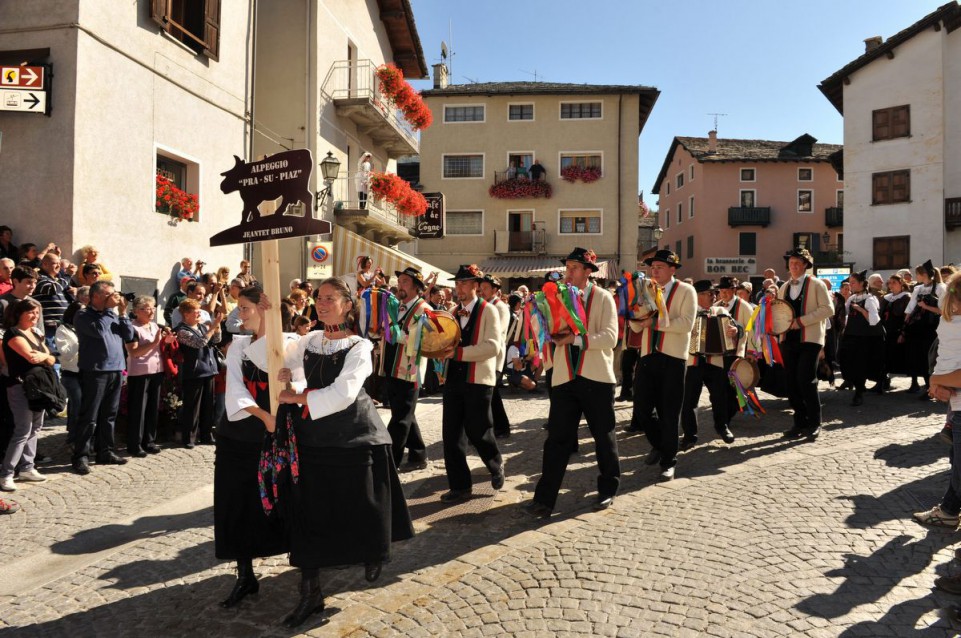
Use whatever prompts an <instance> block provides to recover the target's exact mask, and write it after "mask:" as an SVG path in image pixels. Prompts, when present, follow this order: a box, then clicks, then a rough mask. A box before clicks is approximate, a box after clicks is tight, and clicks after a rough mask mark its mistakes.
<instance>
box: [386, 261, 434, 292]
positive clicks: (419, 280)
mask: <svg viewBox="0 0 961 638" xmlns="http://www.w3.org/2000/svg"><path fill="white" fill-rule="evenodd" d="M394 274H395V275H396V276H398V277H400V276H401V275H407V276H408V277H410V278H411V279H413V280H414V285H415V286H417V287H418V288H419V289H421V290H423V289H424V288H426V287H427V284H426V283H424V275H422V274H421V272H420V271H419V270H417V269H416V268H414V267H413V266H408V267H407V268H404V269H403V270H395V271H394Z"/></svg>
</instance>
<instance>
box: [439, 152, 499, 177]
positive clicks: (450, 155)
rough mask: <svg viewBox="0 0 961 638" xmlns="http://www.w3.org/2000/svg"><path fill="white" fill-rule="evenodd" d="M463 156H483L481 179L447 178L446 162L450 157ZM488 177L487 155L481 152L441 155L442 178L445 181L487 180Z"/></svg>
mask: <svg viewBox="0 0 961 638" xmlns="http://www.w3.org/2000/svg"><path fill="white" fill-rule="evenodd" d="M461 155H480V156H481V176H480V177H446V176H445V175H444V160H445V159H446V158H448V157H458V156H461ZM486 175H487V154H486V153H479V152H463V153H441V155H440V178H441V179H442V180H443V179H453V180H465V179H486Z"/></svg>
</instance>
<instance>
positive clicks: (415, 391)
mask: <svg viewBox="0 0 961 638" xmlns="http://www.w3.org/2000/svg"><path fill="white" fill-rule="evenodd" d="M394 275H396V276H397V300H398V301H400V306H398V308H397V321H398V323H399V324H400V328H401V336H400V339H399V340H398V343H388V344H387V345H386V346H385V347H384V362H385V367H384V370H385V372H386V375H387V400H388V401H389V402H390V423H388V424H387V431H388V432H389V433H390V439H391V442H392V448H393V453H394V464H395V465H396V466H397V467H398V468H399V469H400V470H401V471H408V472H409V471H412V470H421V469H424V468H425V467H427V446H426V445H425V444H424V438H423V437H422V436H421V433H420V426H418V425H417V416H416V414H415V410H416V408H417V397H418V395H419V394H420V383H421V379H423V378H424V373H425V371H426V367H427V358H426V357H421V356H420V354H419V353H418V355H417V360H416V361H413V362H412V361H411V360H410V356H409V355H408V354H407V348H406V344H407V340H408V339H409V338H410V330H411V326H412V325H413V329H414V330H420V323H415V321H416V320H417V318H418V317H420V316H421V315H423V314H424V313H425V312H426V311H427V309H428V308H430V305H429V304H428V303H427V302H426V301H424V299H423V298H422V297H421V295H422V294H423V292H424V290H425V288H426V287H427V285H428V282H425V281H424V276H423V274H421V272H420V271H419V270H417V269H416V268H414V267H413V266H408V267H407V268H405V269H404V270H401V271H395V272H394ZM405 449H406V450H407V463H406V465H402V464H401V461H403V460H404V450H405Z"/></svg>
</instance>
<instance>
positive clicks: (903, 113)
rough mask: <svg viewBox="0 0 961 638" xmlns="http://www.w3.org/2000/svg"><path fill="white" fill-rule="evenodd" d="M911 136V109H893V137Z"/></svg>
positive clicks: (904, 107) (900, 107) (907, 106)
mask: <svg viewBox="0 0 961 638" xmlns="http://www.w3.org/2000/svg"><path fill="white" fill-rule="evenodd" d="M909 135H911V107H910V105H905V106H898V107H895V108H893V109H891V137H907V136H909Z"/></svg>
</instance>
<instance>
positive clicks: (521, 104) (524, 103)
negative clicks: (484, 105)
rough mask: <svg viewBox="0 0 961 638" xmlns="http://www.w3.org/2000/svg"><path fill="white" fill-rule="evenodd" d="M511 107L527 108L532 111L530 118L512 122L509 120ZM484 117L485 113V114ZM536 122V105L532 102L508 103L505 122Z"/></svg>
mask: <svg viewBox="0 0 961 638" xmlns="http://www.w3.org/2000/svg"><path fill="white" fill-rule="evenodd" d="M512 106H529V107H531V109H532V114H531V115H532V116H531V119H529V120H512V119H511V107H512ZM485 115H486V113H485ZM536 120H537V105H536V104H534V103H533V102H508V103H507V121H508V122H534V121H536Z"/></svg>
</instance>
